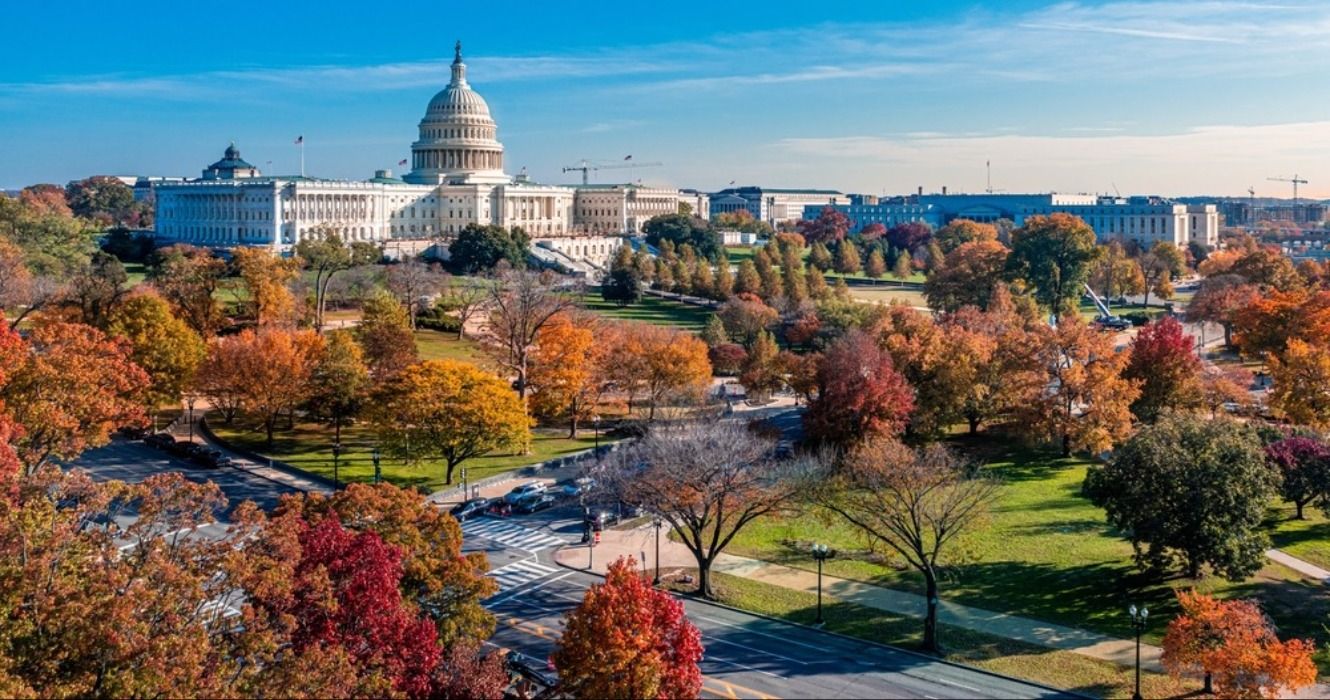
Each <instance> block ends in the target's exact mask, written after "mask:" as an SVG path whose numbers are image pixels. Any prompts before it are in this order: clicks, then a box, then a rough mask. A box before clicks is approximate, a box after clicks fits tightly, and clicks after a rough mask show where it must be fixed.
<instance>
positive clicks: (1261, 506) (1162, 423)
mask: <svg viewBox="0 0 1330 700" xmlns="http://www.w3.org/2000/svg"><path fill="white" fill-rule="evenodd" d="M1278 479H1279V476H1278V474H1276V473H1275V472H1274V471H1272V470H1271V469H1270V468H1269V467H1267V466H1266V463H1265V453H1264V451H1263V450H1262V448H1261V442H1260V438H1259V437H1258V436H1257V434H1256V430H1255V429H1254V428H1252V427H1251V426H1247V425H1244V424H1241V423H1238V422H1236V421H1233V420H1230V419H1218V420H1207V419H1201V418H1196V417H1192V416H1185V415H1172V416H1165V417H1163V418H1161V419H1159V421H1158V422H1156V423H1154V424H1152V425H1148V426H1146V427H1144V428H1142V429H1141V430H1140V431H1139V432H1137V433H1136V435H1134V436H1133V437H1132V438H1131V439H1130V440H1128V441H1127V442H1126V443H1124V444H1123V445H1121V446H1119V447H1118V448H1117V449H1116V450H1115V451H1114V454H1113V458H1112V460H1111V461H1110V462H1109V463H1108V465H1107V466H1104V467H1096V468H1092V469H1091V471H1090V473H1089V474H1088V475H1087V476H1086V479H1085V487H1084V491H1085V494H1086V495H1087V496H1089V497H1090V499H1091V500H1092V501H1094V503H1095V505H1098V506H1100V507H1101V508H1104V509H1105V510H1106V511H1107V517H1108V522H1109V523H1110V524H1111V525H1113V527H1115V528H1117V529H1118V530H1120V531H1122V532H1124V533H1126V534H1127V536H1128V537H1129V538H1130V539H1131V541H1132V546H1133V548H1134V549H1135V550H1136V562H1137V564H1138V565H1139V566H1141V567H1142V568H1145V569H1149V570H1152V571H1155V572H1165V571H1168V570H1170V569H1172V568H1173V567H1174V566H1181V568H1182V570H1183V571H1184V572H1185V573H1186V574H1187V576H1188V577H1190V578H1197V577H1199V576H1200V575H1201V572H1202V567H1204V566H1209V567H1210V568H1211V569H1213V570H1214V571H1215V572H1216V573H1218V574H1220V575H1222V576H1224V577H1225V578H1227V579H1229V580H1230V581H1242V580H1244V579H1246V578H1247V577H1248V576H1250V575H1252V574H1253V573H1255V572H1256V571H1257V570H1258V569H1260V568H1261V566H1262V565H1263V564H1264V562H1265V550H1266V549H1268V548H1269V546H1270V542H1269V538H1268V537H1267V536H1266V535H1265V532H1264V531H1263V530H1262V527H1261V523H1262V521H1263V520H1264V519H1265V509H1266V504H1267V503H1269V501H1270V500H1271V499H1272V498H1273V497H1274V496H1275V492H1276V487H1277V485H1278Z"/></svg>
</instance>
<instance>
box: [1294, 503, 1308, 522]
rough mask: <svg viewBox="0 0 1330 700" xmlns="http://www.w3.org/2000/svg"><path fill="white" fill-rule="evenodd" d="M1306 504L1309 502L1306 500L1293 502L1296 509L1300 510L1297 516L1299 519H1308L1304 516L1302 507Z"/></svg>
mask: <svg viewBox="0 0 1330 700" xmlns="http://www.w3.org/2000/svg"><path fill="white" fill-rule="evenodd" d="M1305 505H1307V502H1306V501H1294V502H1293V507H1294V508H1296V509H1297V512H1298V514H1297V515H1296V516H1295V517H1296V518H1297V519H1298V520H1306V518H1304V517H1302V507H1303V506H1305Z"/></svg>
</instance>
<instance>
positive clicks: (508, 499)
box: [503, 481, 545, 506]
mask: <svg viewBox="0 0 1330 700" xmlns="http://www.w3.org/2000/svg"><path fill="white" fill-rule="evenodd" d="M542 493H545V484H544V483H543V482H540V481H529V482H527V483H525V484H522V485H521V486H518V487H516V488H514V489H513V490H512V491H509V492H508V493H507V494H505V495H504V497H503V502H504V503H507V504H508V505H512V506H515V505H517V503H518V502H519V501H521V500H523V499H525V498H528V497H530V496H533V495H536V494H542Z"/></svg>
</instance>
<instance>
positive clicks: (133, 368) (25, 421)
mask: <svg viewBox="0 0 1330 700" xmlns="http://www.w3.org/2000/svg"><path fill="white" fill-rule="evenodd" d="M26 346H27V347H26V350H27V351H26V352H25V353H23V354H22V357H21V358H17V359H16V361H15V362H14V363H13V364H11V365H10V368H9V371H8V372H7V375H8V378H7V382H6V384H5V385H4V387H3V388H2V389H0V400H3V401H4V402H5V403H6V404H7V406H8V408H9V411H10V413H11V416H12V418H13V419H14V421H16V422H17V423H18V424H19V425H21V426H22V427H23V431H22V433H21V434H20V435H19V437H18V439H17V441H16V443H15V447H16V448H17V451H18V454H19V457H20V459H21V460H22V461H23V466H24V468H25V470H26V471H27V472H28V473H32V472H35V471H36V470H37V469H38V468H40V467H41V466H42V465H44V464H47V463H48V462H49V461H50V460H51V459H52V458H55V459H72V458H74V457H76V456H78V454H79V453H81V452H83V450H85V449H88V448H89V447H98V446H100V445H104V444H106V443H107V442H108V441H109V440H110V439H111V432H112V431H113V430H115V429H116V428H119V427H121V426H126V425H142V424H144V423H145V422H146V419H145V417H144V413H143V401H142V398H143V392H144V391H145V390H147V388H148V386H149V378H148V375H147V373H146V372H144V371H143V370H142V369H141V368H140V367H139V366H138V365H136V364H134V362H133V360H131V359H130V348H129V344H128V343H127V342H126V341H124V340H121V339H118V338H107V337H106V336H105V335H103V334H102V332H101V331H99V330H97V329H96V328H93V327H91V326H85V325H83V324H81V323H58V322H57V323H47V324H43V325H41V326H38V327H37V328H36V329H34V330H33V331H32V333H31V334H30V335H29V336H28V342H27V344H26Z"/></svg>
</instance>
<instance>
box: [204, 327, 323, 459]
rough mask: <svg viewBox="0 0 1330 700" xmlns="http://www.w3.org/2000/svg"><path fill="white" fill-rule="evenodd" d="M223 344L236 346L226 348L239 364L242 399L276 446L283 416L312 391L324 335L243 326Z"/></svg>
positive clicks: (244, 405) (222, 343)
mask: <svg viewBox="0 0 1330 700" xmlns="http://www.w3.org/2000/svg"><path fill="white" fill-rule="evenodd" d="M217 345H218V346H219V347H222V346H230V347H227V348H226V351H227V352H230V353H233V358H234V360H235V361H236V363H237V365H238V371H237V372H236V374H235V377H234V378H235V381H236V385H235V390H236V392H237V395H238V400H239V402H240V405H241V406H242V407H244V409H245V411H247V412H248V413H249V414H251V415H253V416H254V417H255V418H257V419H258V420H259V423H260V424H261V425H262V426H263V433H264V437H265V438H266V441H267V445H268V447H269V448H271V447H272V444H273V433H274V432H275V431H276V429H277V420H278V419H279V418H281V417H282V416H289V415H290V414H292V413H293V412H294V411H295V409H296V407H297V406H299V405H301V404H302V403H304V401H305V400H306V399H307V398H309V396H310V392H311V391H312V388H313V387H312V385H311V382H310V379H311V377H312V376H313V373H314V370H315V368H316V367H317V366H318V363H319V360H320V359H321V357H322V355H323V348H324V343H323V339H322V338H320V337H319V336H318V335H316V334H315V333H314V332H312V331H293V330H285V329H277V328H263V329H259V330H252V329H248V330H245V331H242V332H241V333H239V334H238V335H235V336H231V337H228V338H225V339H223V342H220V343H218V344H217ZM205 366H206V367H211V365H205Z"/></svg>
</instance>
